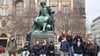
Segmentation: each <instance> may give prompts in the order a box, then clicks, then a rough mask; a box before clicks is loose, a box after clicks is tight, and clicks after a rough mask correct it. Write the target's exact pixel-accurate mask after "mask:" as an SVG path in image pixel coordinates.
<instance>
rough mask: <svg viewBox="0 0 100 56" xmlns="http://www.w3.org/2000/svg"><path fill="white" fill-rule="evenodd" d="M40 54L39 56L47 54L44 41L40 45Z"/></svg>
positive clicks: (46, 46)
mask: <svg viewBox="0 0 100 56" xmlns="http://www.w3.org/2000/svg"><path fill="white" fill-rule="evenodd" d="M40 53H41V55H40V56H47V54H48V45H47V43H46V41H45V40H44V42H43V43H42V46H41V47H40Z"/></svg>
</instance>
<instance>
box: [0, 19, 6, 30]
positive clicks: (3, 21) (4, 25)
mask: <svg viewBox="0 0 100 56" xmlns="http://www.w3.org/2000/svg"><path fill="white" fill-rule="evenodd" d="M1 26H2V28H5V27H7V22H6V21H5V20H2V22H1Z"/></svg>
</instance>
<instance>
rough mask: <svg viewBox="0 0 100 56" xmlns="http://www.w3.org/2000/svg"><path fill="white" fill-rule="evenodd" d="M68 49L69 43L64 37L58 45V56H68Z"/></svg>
mask: <svg viewBox="0 0 100 56" xmlns="http://www.w3.org/2000/svg"><path fill="white" fill-rule="evenodd" d="M69 49H70V46H69V43H68V41H67V40H66V37H64V38H63V40H62V41H61V45H60V56H68V54H69Z"/></svg>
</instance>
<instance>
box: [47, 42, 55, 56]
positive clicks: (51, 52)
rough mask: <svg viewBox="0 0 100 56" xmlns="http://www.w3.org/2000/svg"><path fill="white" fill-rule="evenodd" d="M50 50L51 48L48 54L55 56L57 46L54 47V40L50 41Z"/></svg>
mask: <svg viewBox="0 0 100 56" xmlns="http://www.w3.org/2000/svg"><path fill="white" fill-rule="evenodd" d="M48 50H49V53H48V54H49V55H48V56H55V47H54V44H53V41H50V44H49V46H48Z"/></svg>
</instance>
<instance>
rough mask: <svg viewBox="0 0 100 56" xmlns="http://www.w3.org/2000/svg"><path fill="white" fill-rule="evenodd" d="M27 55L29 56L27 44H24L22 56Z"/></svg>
mask: <svg viewBox="0 0 100 56" xmlns="http://www.w3.org/2000/svg"><path fill="white" fill-rule="evenodd" d="M29 54H30V46H29V43H28V42H26V43H25V46H24V47H23V52H22V56H29Z"/></svg>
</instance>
